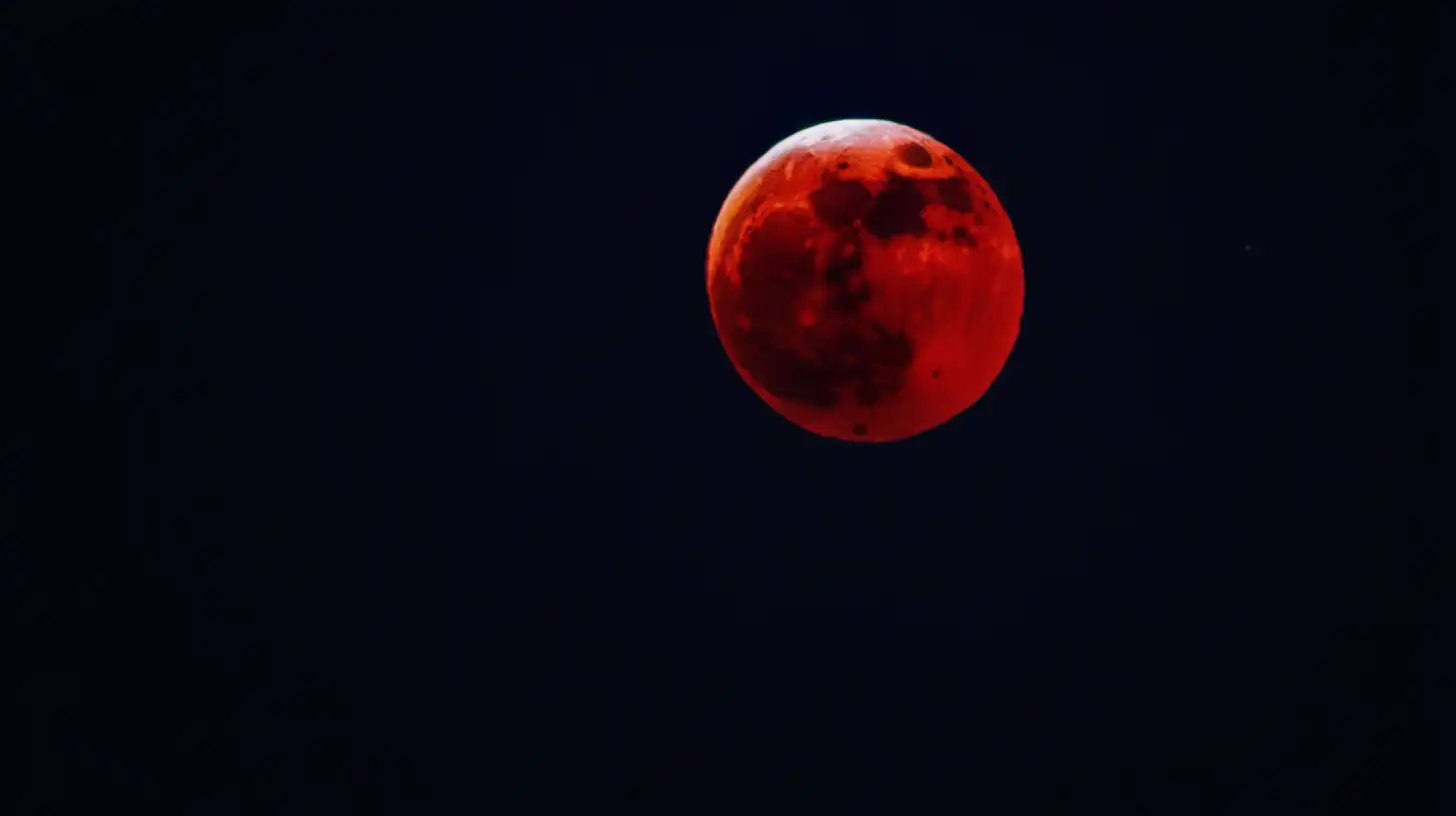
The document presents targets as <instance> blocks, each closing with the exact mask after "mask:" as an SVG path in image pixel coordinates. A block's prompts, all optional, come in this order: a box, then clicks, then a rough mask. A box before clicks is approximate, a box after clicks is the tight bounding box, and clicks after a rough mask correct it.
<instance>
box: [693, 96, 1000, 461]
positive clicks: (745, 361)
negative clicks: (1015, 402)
mask: <svg viewBox="0 0 1456 816" xmlns="http://www.w3.org/2000/svg"><path fill="white" fill-rule="evenodd" d="M1024 298H1025V279H1024V276H1023V272H1022V263H1021V249H1020V247H1019V246H1018V245H1017V243H1016V236H1015V234H1014V233H1013V232H1012V229H1011V219H1010V218H1009V217H1008V216H1007V214H1006V210H1005V209H1004V208H1003V207H1002V206H1001V202H1000V201H999V200H997V198H996V195H995V193H994V192H993V191H992V190H991V186H990V185H989V184H987V183H986V180H985V179H983V178H981V176H980V174H979V173H977V172H976V171H975V169H973V168H972V167H971V166H970V164H968V163H967V162H966V160H965V159H963V158H961V157H960V156H959V155H957V154H956V153H955V151H953V150H951V149H950V148H949V147H947V146H945V145H944V144H941V143H940V142H938V141H936V140H935V139H933V138H931V137H930V136H927V135H926V134H924V133H921V132H920V131H918V130H915V129H914V128H910V127H907V126H905V125H901V124H896V123H894V122H888V121H884V120H879V119H845V120H840V121H835V122H827V123H825V124H821V125H815V126H813V127H810V128H807V129H805V130H802V131H800V132H798V133H796V134H794V135H792V136H790V137H789V138H787V139H784V140H783V141H781V142H779V143H778V144H776V145H774V146H773V147H772V148H771V149H770V150H769V151H768V152H767V153H765V154H764V155H763V156H762V157H761V158H759V159H758V161H756V162H754V163H753V165H752V166H751V167H749V168H748V170H747V171H746V172H745V173H744V174H743V176H742V177H741V178H740V179H739V180H738V183H737V184H735V185H734V186H733V189H732V191H730V192H729V194H728V198H727V200H725V201H724V202H723V207H722V209H721V210H720V211H719V213H718V219H717V222H716V223H715V224H714V225H713V236H712V239H711V240H710V242H709V245H708V302H709V304H710V306H711V308H712V312H713V323H714V326H716V328H717V331H718V336H719V338H720V339H721V340H722V342H723V348H724V350H726V351H727V353H728V357H729V359H730V360H732V362H733V365H734V367H735V368H737V370H738V373H739V374H740V375H741V376H742V377H743V380H744V381H745V382H746V383H748V385H749V387H750V388H752V389H753V391H754V392H755V393H757V394H758V395H759V397H761V398H762V399H763V400H764V402H766V403H768V405H769V406H770V407H771V408H773V410H775V411H777V412H778V413H779V414H780V415H782V416H783V417H785V418H786V419H788V420H789V421H790V422H793V423H794V424H796V425H798V426H800V427H802V428H804V429H806V430H809V431H812V432H813V433H816V434H819V435H821V436H826V437H831V438H835V439H845V440H850V441H856V442H888V441H892V440H897V439H904V438H906V437H910V436H914V435H916V434H919V433H922V432H924V431H927V430H929V429H931V428H935V427H937V426H939V425H942V424H944V423H945V422H946V421H948V420H950V419H951V418H952V417H954V416H956V415H957V414H960V413H961V412H963V411H965V410H966V409H967V408H969V407H970V406H971V405H972V404H974V403H975V402H976V400H978V399H980V398H981V396H982V395H983V394H985V392H986V390H987V389H988V388H989V387H990V386H991V382H992V381H993V380H995V379H996V376H997V375H998V374H999V373H1000V371H1001V368H1002V366H1003V365H1005V363H1006V359H1007V357H1008V356H1009V355H1010V354H1011V347H1012V345H1013V344H1014V343H1015V342H1016V336H1017V332H1018V331H1019V328H1020V325H1021V312H1022V303H1023V300H1024Z"/></svg>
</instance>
